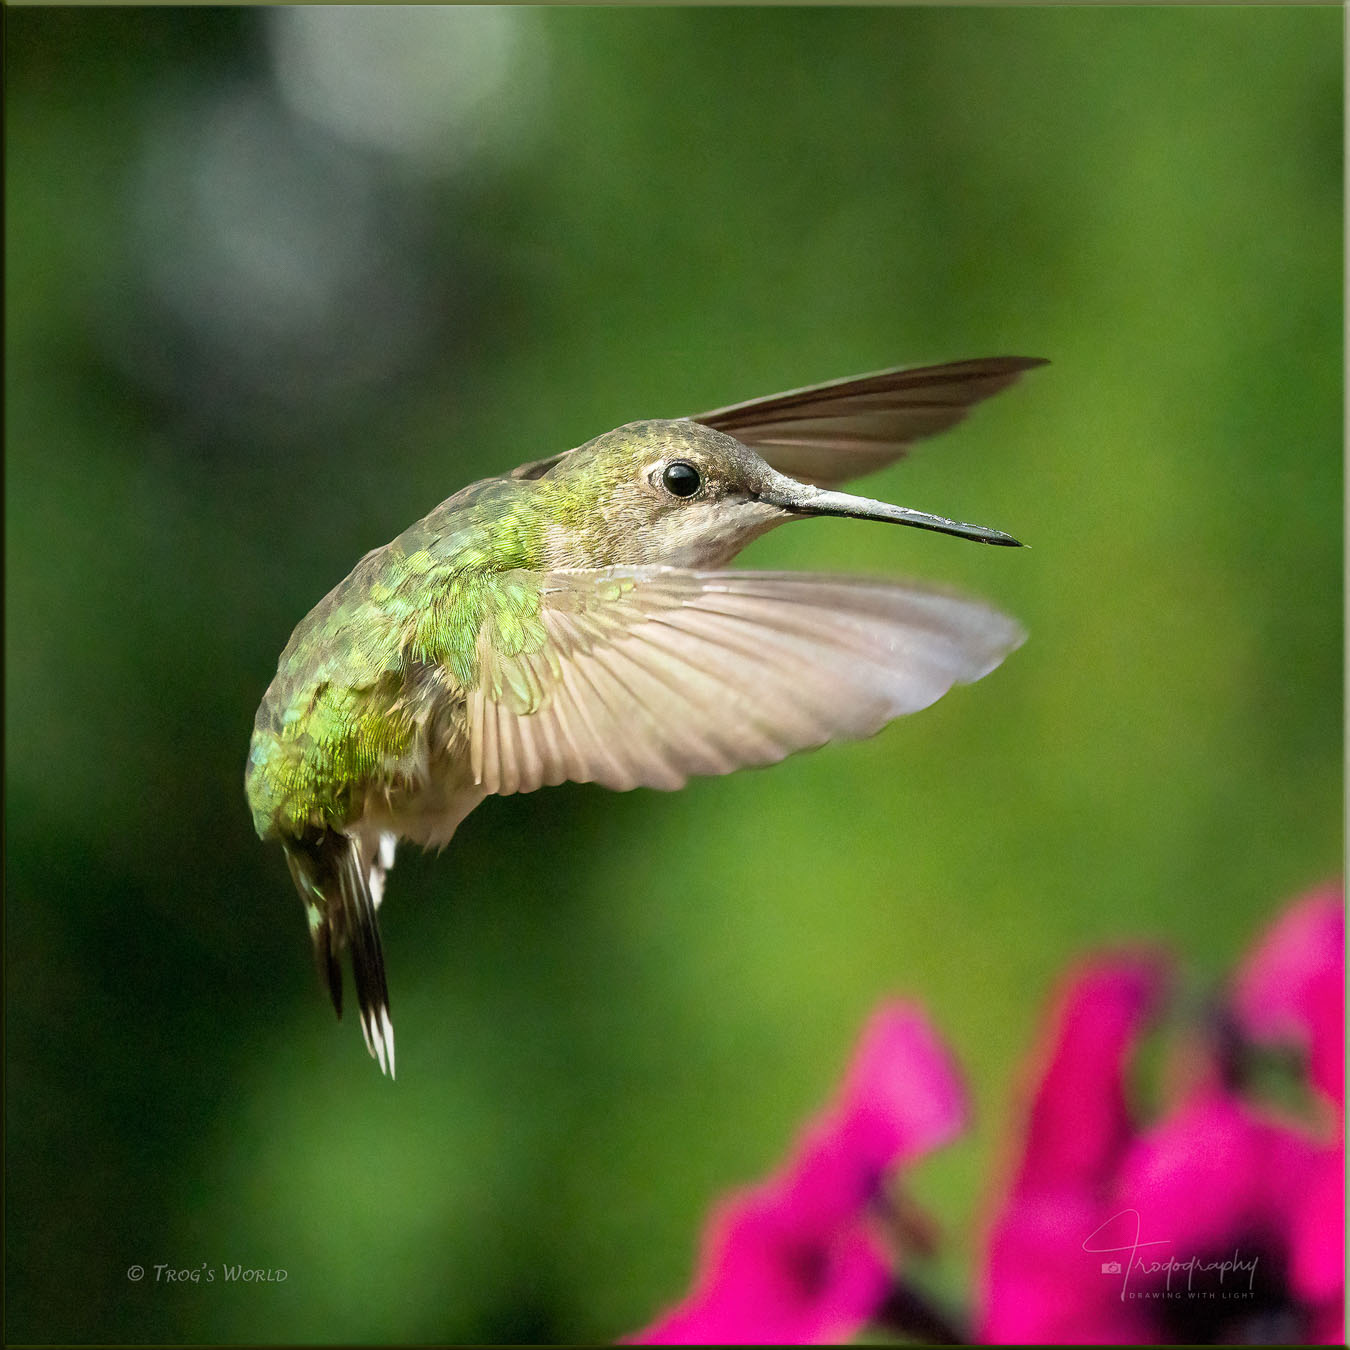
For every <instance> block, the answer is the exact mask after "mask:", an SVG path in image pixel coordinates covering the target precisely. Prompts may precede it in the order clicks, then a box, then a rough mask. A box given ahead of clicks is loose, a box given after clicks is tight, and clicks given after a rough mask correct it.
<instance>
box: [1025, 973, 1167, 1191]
mask: <svg viewBox="0 0 1350 1350" xmlns="http://www.w3.org/2000/svg"><path fill="white" fill-rule="evenodd" d="M1162 979H1163V963H1162V961H1161V959H1160V958H1158V957H1156V956H1147V955H1136V956H1121V957H1117V958H1108V959H1104V960H1101V961H1098V962H1096V963H1094V964H1091V965H1088V966H1086V967H1084V968H1082V969H1081V970H1079V971H1078V972H1077V973H1076V974H1075V975H1073V976H1071V977H1070V979H1069V981H1068V984H1067V987H1066V988H1065V989H1064V991H1063V994H1062V995H1061V999H1060V1005H1059V1009H1058V1013H1057V1015H1056V1017H1055V1019H1054V1029H1053V1031H1052V1033H1051V1037H1050V1054H1049V1064H1048V1067H1047V1068H1046V1070H1045V1073H1044V1075H1043V1076H1042V1078H1041V1079H1040V1083H1039V1086H1038V1088H1037V1091H1036V1096H1035V1100H1034V1102H1033V1104H1032V1108H1031V1119H1030V1122H1029V1124H1028V1128H1027V1141H1026V1153H1025V1155H1024V1159H1023V1163H1022V1171H1021V1175H1020V1176H1019V1178H1018V1186H1019V1188H1022V1189H1030V1188H1044V1187H1061V1186H1066V1187H1071V1188H1077V1187H1096V1186H1101V1185H1103V1184H1104V1183H1105V1182H1106V1181H1107V1180H1108V1179H1109V1178H1110V1176H1111V1174H1112V1171H1113V1169H1114V1166H1115V1163H1116V1161H1117V1159H1118V1158H1119V1156H1120V1153H1121V1151H1122V1149H1123V1148H1124V1147H1125V1145H1126V1144H1127V1143H1128V1142H1129V1139H1130V1136H1131V1133H1132V1130H1133V1126H1132V1124H1131V1121H1130V1113H1129V1106H1128V1103H1127V1101H1126V1083H1125V1070H1126V1061H1127V1059H1128V1057H1129V1055H1130V1053H1131V1051H1132V1050H1133V1048H1134V1043H1135V1041H1136V1039H1137V1038H1138V1036H1139V1033H1140V1031H1141V1029H1142V1027H1143V1024H1144V1020H1145V1018H1146V1017H1147V1016H1148V1014H1149V1012H1150V1010H1151V1009H1152V1006H1153V1003H1154V1001H1155V1000H1156V998H1157V996H1158V994H1159V992H1160V990H1161V986H1162Z"/></svg>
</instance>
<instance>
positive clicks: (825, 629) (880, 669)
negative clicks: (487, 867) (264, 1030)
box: [245, 358, 1040, 1073]
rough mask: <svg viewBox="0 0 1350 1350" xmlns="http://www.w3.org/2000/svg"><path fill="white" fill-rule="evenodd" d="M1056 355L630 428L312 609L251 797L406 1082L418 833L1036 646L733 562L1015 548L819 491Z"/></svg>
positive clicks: (327, 967)
mask: <svg viewBox="0 0 1350 1350" xmlns="http://www.w3.org/2000/svg"><path fill="white" fill-rule="evenodd" d="M1037 364H1040V363H1039V362H1037V361H1031V360H1027V359H1024V358H993V359H990V360H985V361H975V362H960V363H954V364H952V365H948V366H938V367H930V368H926V369H921V370H917V371H887V372H882V373H881V374H879V375H876V376H866V377H860V378H859V379H856V380H849V381H838V382H835V383H833V384H830V385H824V386H815V387H813V388H811V389H807V390H801V391H795V392H794V393H791V394H787V395H780V396H776V397H775V398H771V399H762V400H756V401H754V402H752V403H749V404H742V405H736V406H734V407H732V408H728V409H721V410H719V411H718V412H716V413H711V414H705V415H703V416H701V417H699V418H693V419H689V418H681V419H675V420H666V421H647V422H635V423H630V424H628V425H627V426H623V427H620V428H618V429H617V430H615V431H611V432H608V433H606V434H605V435H603V436H600V437H597V438H596V439H595V440H593V441H590V442H587V443H586V444H585V445H583V446H580V447H578V448H577V449H575V450H572V451H568V452H565V453H563V454H561V455H555V456H553V457H552V458H550V459H546V460H540V461H536V462H534V463H532V464H526V465H522V466H521V467H520V468H518V469H517V470H515V471H514V473H513V474H511V475H510V476H504V477H500V478H490V479H485V480H483V481H481V482H478V483H475V484H473V485H471V486H469V487H467V488H465V489H463V490H462V491H460V492H458V493H456V494H455V495H454V496H453V497H450V498H449V499H448V500H446V501H444V502H442V503H441V504H440V505H439V506H437V507H436V508H435V509H434V510H432V511H431V512H430V513H429V514H428V515H426V516H425V517H423V518H422V519H421V520H420V521H418V522H417V523H416V524H414V525H412V526H410V527H409V528H408V529H406V530H405V531H404V532H403V533H402V534H400V535H399V536H398V537H397V538H396V539H394V540H393V541H392V542H391V543H389V544H386V545H385V546H384V547H382V548H377V549H374V550H372V551H371V552H370V553H367V554H366V556H365V557H364V558H362V559H361V561H360V562H359V563H358V564H357V565H356V567H355V568H354V569H353V571H352V572H351V574H350V575H349V576H348V577H347V578H346V579H345V580H344V581H342V582H340V583H339V584H338V585H337V586H336V587H334V589H333V590H332V591H330V592H329V594H328V595H327V596H325V597H324V599H323V600H321V601H320V602H319V603H318V604H317V605H316V606H315V607H314V609H313V610H311V611H310V613H309V614H308V615H307V616H306V617H305V619H304V620H302V621H301V623H300V625H299V626H298V627H297V628H296V630H295V632H294V633H293V635H292V637H291V639H290V642H289V643H288V644H287V645H286V648H285V650H284V651H283V652H282V654H281V658H280V660H279V662H278V666H277V673H276V676H275V678H274V679H273V681H272V683H271V685H270V686H269V687H268V690H267V692H266V694H265V696H264V698H263V701H262V704H261V706H260V707H259V709H258V713H257V717H256V719H255V722H254V732H253V740H252V745H251V747H250V753H249V760H248V766H247V770H246V780H245V785H246V792H247V796H248V801H249V805H250V808H251V810H252V813H253V822H254V826H255V828H256V829H257V831H258V833H259V835H260V836H261V837H263V838H264V839H272V838H275V839H279V840H280V841H281V843H282V844H283V846H284V848H285V851H286V857H287V862H288V864H289V866H290V870H291V874H292V877H293V878H294V880H295V883H296V887H297V889H298V891H299V892H300V896H301V899H302V900H303V902H304V904H305V909H306V914H307V917H308V921H309V926H310V933H311V937H312V939H313V942H314V948H315V954H316V958H317V960H318V964H319V967H320V971H321V973H322V975H323V976H324V978H325V980H326V981H327V983H328V987H329V990H330V994H331V996H332V999H333V1002H334V1005H335V1007H336V1008H337V1010H338V1013H339V1015H340V1014H341V1010H342V976H341V966H340V960H339V958H340V956H341V953H342V951H343V950H344V948H350V950H351V953H352V964H353V972H354V975H355V981H356V989H357V998H358V1002H359V1004H360V1009H361V1024H362V1030H363V1033H364V1034H365V1038H366V1042H367V1046H368V1048H369V1049H370V1051H371V1053H372V1054H373V1055H374V1056H375V1057H376V1059H377V1060H378V1061H379V1063H380V1066H381V1068H382V1069H386V1070H387V1071H388V1072H390V1073H392V1072H393V1056H394V1051H393V1031H392V1026H391V1024H390V1020H389V1013H388V989H387V983H386V977H385V972H384V962H383V956H382V954H381V948H380V939H379V931H378V926H377V922H376V916H375V912H376V909H377V908H378V906H379V904H380V902H381V899H382V897H383V891H384V882H385V874H386V872H387V870H388V868H389V867H390V866H391V865H392V863H393V857H394V848H395V845H396V842H397V841H398V840H400V839H406V840H409V841H411V842H415V843H418V844H422V845H424V846H427V845H443V844H445V843H447V842H448V841H449V840H450V838H451V837H452V836H453V834H454V832H455V830H456V828H457V827H458V825H459V823H460V821H462V820H463V819H464V817H465V816H466V815H467V814H468V813H469V812H470V811H471V810H473V809H474V807H476V806H477V805H478V804H479V803H480V802H481V801H482V800H483V798H484V797H485V796H487V795H489V794H498V795H503V794H508V793H512V792H518V791H532V790H533V789H535V788H537V787H540V786H545V785H550V784H555V783H560V782H563V781H566V780H568V779H572V780H575V781H592V782H599V783H602V784H604V785H606V786H609V787H612V788H616V789H619V790H624V789H627V788H632V787H636V786H651V787H660V788H675V787H679V786H681V785H682V784H683V783H684V782H685V780H686V779H687V778H688V777H689V776H691V775H693V774H706V773H725V772H729V771H730V770H732V769H735V768H738V767H742V766H747V765H753V764H767V763H772V762H774V761H776V760H778V759H781V758H783V757H784V756H785V755H787V754H789V753H791V752H792V751H794V750H797V749H803V748H807V747H809V746H814V745H820V744H823V743H825V742H826V741H828V740H831V739H835V738H844V737H857V736H862V735H871V734H872V733H874V732H875V731H877V730H879V729H880V727H881V726H882V725H884V724H885V722H886V721H889V720H890V719H891V718H892V717H894V716H897V715H899V714H900V713H903V712H908V711H912V710H914V709H915V708H918V707H922V706H926V704H927V703H930V702H932V701H933V700H934V699H935V698H937V697H939V696H940V695H941V694H942V693H943V692H945V690H946V689H947V688H948V687H950V685H951V684H952V683H955V682H969V681H970V680H973V679H978V678H979V677H980V676H981V675H983V674H985V673H987V671H988V670H990V669H992V668H993V666H995V665H997V664H998V662H999V661H1000V660H1001V659H1002V657H1003V656H1004V655H1005V654H1006V653H1007V652H1008V651H1009V650H1011V649H1012V648H1013V647H1014V646H1016V645H1017V644H1018V643H1019V642H1020V641H1021V637H1022V634H1021V630H1020V629H1019V628H1018V627H1017V626H1016V625H1015V624H1014V623H1012V621H1010V620H1008V619H1005V618H1004V617H1003V616H1001V615H999V614H997V613H996V612H995V611H993V610H990V609H988V608H986V607H985V606H983V605H980V604H978V603H976V602H973V601H967V600H963V599H959V598H957V597H953V596H950V595H947V594H945V593H942V592H938V591H934V590H932V589H930V588H920V587H915V586H910V585H897V584H896V583H892V582H882V581H873V580H867V579H856V578H831V577H822V576H812V575H809V574H797V573H753V572H735V571H732V572H724V571H721V570H720V569H722V568H724V567H725V566H726V564H727V563H728V562H730V561H731V559H732V558H733V557H734V556H735V555H736V554H737V553H738V552H739V551H740V550H741V549H742V548H744V547H745V545H746V544H748V543H749V542H750V541H751V540H752V539H753V538H755V537H756V536H757V535H759V534H762V533H764V532H765V531H766V530H768V529H771V528H773V526H775V525H777V524H780V523H783V522H784V521H786V520H788V519H792V518H800V517H802V516H805V515H820V514H831V515H854V516H861V517H864V518H872V519H883V520H891V521H894V522H896V523H900V524H912V525H918V526H920V527H922V528H927V529H935V530H939V531H942V532H945V533H953V534H958V535H962V536H964V537H969V538H975V539H979V540H981V541H983V542H988V543H998V544H1014V543H1016V541H1015V540H1013V539H1011V538H1010V537H1009V536H1006V535H1002V534H1000V533H999V532H998V531H992V530H985V529H982V528H981V527H977V526H967V525H962V524H960V523H958V522H955V521H950V520H946V519H944V518H942V517H935V516H929V515H925V514H923V513H919V512H914V511H910V510H908V509H906V508H901V507H892V506H888V505H886V504H885V503H880V502H872V501H869V500H867V499H865V498H856V497H851V496H848V495H846V494H843V493H839V492H834V491H830V490H828V488H822V487H820V486H818V484H820V483H825V484H828V483H830V482H831V481H837V480H838V479H839V478H842V477H844V476H850V475H851V474H853V473H858V472H865V471H866V470H867V468H869V467H872V466H873V464H876V465H879V464H880V463H885V462H888V461H889V460H891V459H894V458H896V457H897V456H898V455H899V454H900V453H902V451H903V449H904V446H905V444H906V443H907V442H908V441H909V440H912V439H915V438H917V437H918V436H921V435H925V434H929V433H931V432H932V431H934V430H940V429H942V428H943V427H945V426H947V425H950V424H951V423H953V422H955V421H957V420H959V418H960V417H961V416H962V415H963V414H964V412H965V411H966V409H967V407H969V406H970V405H971V404H972V403H974V402H976V401H978V400H979V399H980V398H983V397H987V396H988V394H990V393H993V392H995V391H996V390H997V389H1000V388H1003V387H1005V386H1006V385H1007V384H1009V383H1011V382H1012V381H1013V380H1014V379H1016V378H1017V376H1018V374H1020V372H1021V371H1022V370H1024V369H1027V368H1028V367H1029V366H1032V365H1037ZM755 445H758V446H761V447H763V449H764V456H763V457H761V455H760V454H758V453H756V450H755V449H753V448H751V447H752V446H755ZM780 463H781V464H785V465H786V466H788V467H791V468H793V469H794V470H795V471H796V473H797V475H798V477H797V478H791V477H788V476H787V475H786V474H785V473H783V472H780V471H779V468H778V467H776V466H777V465H779V464H780Z"/></svg>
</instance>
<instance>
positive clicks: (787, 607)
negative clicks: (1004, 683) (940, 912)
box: [469, 567, 1023, 794]
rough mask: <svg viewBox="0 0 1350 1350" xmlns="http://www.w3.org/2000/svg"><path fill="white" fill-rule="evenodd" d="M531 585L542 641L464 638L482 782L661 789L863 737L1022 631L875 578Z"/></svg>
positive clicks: (619, 578) (647, 578)
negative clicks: (470, 641)
mask: <svg viewBox="0 0 1350 1350" xmlns="http://www.w3.org/2000/svg"><path fill="white" fill-rule="evenodd" d="M540 580H541V582H542V602H541V610H540V627H541V629H542V632H543V633H544V635H545V638H544V642H543V645H542V646H539V647H537V648H536V649H535V650H533V651H529V652H518V653H516V654H513V655H509V656H506V655H503V654H502V653H500V652H498V651H495V650H492V649H490V647H488V646H486V645H485V644H484V643H483V642H480V655H481V658H482V662H481V671H482V675H481V679H480V682H479V685H478V687H477V688H476V689H475V690H474V691H472V693H471V694H470V696H469V714H470V741H471V754H472V765H473V772H474V775H475V778H476V779H477V781H478V782H480V783H481V784H482V785H483V787H484V788H485V789H486V790H487V791H488V792H494V793H501V794H509V793H513V792H532V791H533V790H534V789H535V788H538V787H543V786H546V785H552V784H556V783H561V782H563V781H565V780H569V779H570V780H573V781H576V782H595V783H602V784H604V785H605V786H606V787H610V788H615V789H618V790H621V791H622V790H627V789H629V788H634V787H654V788H668V789H669V788H678V787H680V786H682V785H683V784H684V782H685V781H686V779H688V778H690V777H692V776H695V775H706V774H722V773H729V772H731V771H732V770H733V769H738V768H743V767H747V766H750V765H761V764H772V763H775V762H777V761H778V760H780V759H783V758H785V757H786V756H787V755H789V754H791V753H793V751H796V750H803V749H806V748H808V747H812V746H818V745H823V744H825V743H826V742H827V741H831V740H836V739H840V738H844V739H855V738H859V737H864V736H870V735H872V734H874V733H875V732H877V731H879V730H880V729H881V728H882V727H883V726H884V725H885V724H886V723H887V722H888V721H890V720H891V719H892V718H893V717H898V716H900V715H901V714H903V713H909V712H914V711H917V710H918V709H919V708H924V707H927V706H928V705H929V704H930V703H932V702H934V701H935V700H936V699H938V698H940V697H941V696H942V695H943V694H944V693H946V691H947V690H948V689H950V688H951V686H952V685H953V684H958V683H959V684H967V683H970V682H971V681H973V680H978V679H979V678H980V677H981V676H983V675H986V674H988V673H989V671H991V670H992V669H993V668H994V667H995V666H997V665H998V664H999V662H1000V661H1001V660H1002V659H1003V657H1004V656H1006V655H1007V653H1008V652H1010V651H1012V650H1013V649H1014V648H1015V647H1017V646H1018V645H1019V644H1020V643H1021V641H1022V638H1023V633H1022V630H1021V629H1020V628H1019V627H1018V625H1017V624H1015V623H1014V622H1013V621H1012V620H1011V619H1008V618H1006V617H1005V616H1003V615H1001V614H999V613H997V612H996V611H994V610H992V609H990V608H988V607H987V606H985V605H982V604H980V603H978V602H976V601H972V600H965V599H961V598H958V597H955V596H952V595H948V594H944V593H942V592H939V591H934V590H930V589H926V588H923V587H919V586H914V585H904V584H896V583H893V582H888V581H872V580H867V579H861V578H857V579H855V578H841V577H833V576H813V575H810V574H803V573H796V572H793V573H778V572H758V573H757V572H688V571H682V570H678V569H673V568H659V567H650V568H606V569H602V570H597V571H576V572H565V571H564V572H553V573H549V574H547V575H546V576H544V577H542V578H541V579H540Z"/></svg>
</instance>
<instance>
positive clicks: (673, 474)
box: [661, 459, 703, 497]
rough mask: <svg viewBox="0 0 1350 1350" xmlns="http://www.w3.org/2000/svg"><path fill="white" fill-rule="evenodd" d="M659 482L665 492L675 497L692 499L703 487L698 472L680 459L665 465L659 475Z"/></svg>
mask: <svg viewBox="0 0 1350 1350" xmlns="http://www.w3.org/2000/svg"><path fill="white" fill-rule="evenodd" d="M661 482H662V483H663V484H664V485H665V489H666V491H667V492H669V493H671V494H672V495H673V496H676V497H692V496H693V495H694V493H696V492H697V491H698V490H699V488H700V487H701V486H702V485H703V480H702V479H701V478H700V477H699V475H698V470H697V469H696V468H694V466H693V465H692V464H687V463H685V461H684V460H682V459H677V460H674V461H673V462H672V463H670V464H667V465H666V467H665V470H664V472H663V473H662V474H661Z"/></svg>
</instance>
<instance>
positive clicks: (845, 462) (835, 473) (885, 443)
mask: <svg viewBox="0 0 1350 1350" xmlns="http://www.w3.org/2000/svg"><path fill="white" fill-rule="evenodd" d="M1045 364H1046V362H1045V361H1044V360H1042V359H1041V358H1040V357H1034V356H990V357H983V358H980V359H977V360H973V361H952V362H949V363H947V364H946V365H940V366H914V367H910V368H908V369H906V368H899V369H895V370H881V371H878V372H877V373H876V374H874V375H857V376H854V377H852V378H850V379H844V380H831V381H830V382H828V383H826V384H813V385H810V386H808V387H807V388H805V389H793V390H790V391H789V392H787V393H786V394H774V395H771V396H770V397H768V398H756V399H751V400H750V401H749V402H748V403H734V404H732V405H731V406H730V407H728V408H717V409H715V410H714V411H713V412H708V413H699V414H697V415H696V416H694V417H693V418H691V419H690V420H691V421H694V422H702V423H703V424H704V425H705V426H709V427H713V428H714V429H715V430H717V431H724V432H726V434H727V435H728V436H734V437H735V438H736V439H737V440H738V441H741V442H742V443H743V444H745V445H748V446H750V447H751V448H752V449H754V450H756V451H758V452H759V454H761V455H763V457H764V458H765V459H766V460H768V462H769V463H770V464H772V465H773V467H774V468H775V469H777V470H778V471H779V472H780V473H785V474H787V475H788V476H789V477H791V478H796V479H800V480H801V481H802V482H808V483H816V484H818V485H819V486H821V487H833V486H835V485H836V484H838V483H843V482H846V481H847V480H848V479H850V478H859V477H861V476H862V475H863V474H867V473H871V472H872V471H873V470H874V469H880V468H883V467H884V466H885V465H887V464H890V463H891V462H892V461H893V460H896V459H898V458H899V457H900V456H901V455H903V454H904V453H905V450H906V449H907V448H908V446H909V445H910V443H911V442H913V441H917V440H921V439H922V438H923V437H925V436H935V435H937V433H938V432H940V431H946V430H947V429H948V428H949V427H953V426H955V425H956V424H957V423H958V422H959V421H960V420H961V419H962V418H963V417H964V416H965V415H966V413H967V412H969V411H970V409H971V408H973V407H974V406H975V404H977V403H981V402H983V401H984V400H985V399H987V398H990V397H992V396H993V395H994V394H997V393H999V392H1000V391H1001V390H1003V389H1006V388H1007V387H1008V386H1009V385H1010V384H1013V383H1015V382H1016V381H1017V379H1018V377H1019V376H1020V375H1021V374H1022V373H1023V372H1024V371H1027V370H1032V369H1034V368H1035V367H1036V366H1043V365H1045Z"/></svg>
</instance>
